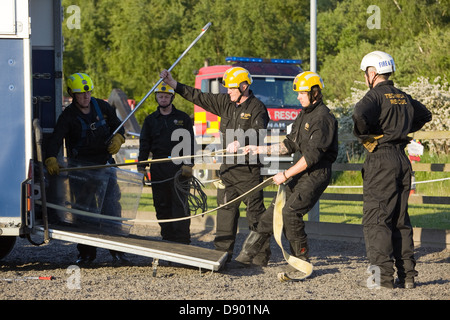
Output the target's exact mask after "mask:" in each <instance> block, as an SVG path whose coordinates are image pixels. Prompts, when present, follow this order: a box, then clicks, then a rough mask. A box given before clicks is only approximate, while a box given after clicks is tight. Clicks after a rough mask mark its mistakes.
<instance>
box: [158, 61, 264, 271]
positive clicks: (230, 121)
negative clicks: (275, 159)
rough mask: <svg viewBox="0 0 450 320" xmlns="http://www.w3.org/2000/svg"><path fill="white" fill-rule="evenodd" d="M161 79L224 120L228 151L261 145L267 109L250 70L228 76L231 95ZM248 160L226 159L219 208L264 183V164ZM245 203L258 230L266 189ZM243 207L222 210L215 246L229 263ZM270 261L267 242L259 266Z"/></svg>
mask: <svg viewBox="0 0 450 320" xmlns="http://www.w3.org/2000/svg"><path fill="white" fill-rule="evenodd" d="M160 76H161V78H162V79H163V80H164V81H165V82H166V83H167V84H169V85H170V86H171V87H172V88H174V89H175V92H177V93H178V94H180V95H181V96H182V97H183V98H185V99H187V100H189V101H191V102H193V103H195V104H197V105H199V106H201V107H202V108H204V109H205V110H206V111H209V112H211V113H213V114H215V115H218V116H220V117H221V122H220V132H221V134H222V143H223V146H224V148H226V149H227V152H230V153H236V152H237V151H238V149H239V148H240V147H244V145H245V144H248V142H249V141H250V140H252V139H256V140H255V142H254V143H257V140H258V139H259V138H261V136H260V133H263V131H262V130H265V129H266V128H267V124H268V122H269V115H268V112H267V109H266V107H265V105H264V104H263V103H262V102H261V101H259V100H258V99H257V98H256V97H255V96H254V95H253V92H252V91H251V90H250V85H251V83H252V78H251V75H250V73H249V72H248V70H246V69H244V68H241V67H232V68H230V69H228V70H227V71H226V72H225V73H224V75H223V82H222V84H223V86H224V87H225V88H227V90H228V93H227V94H212V93H202V92H201V90H199V89H195V88H192V87H189V86H187V85H184V84H181V83H179V82H177V81H175V80H174V79H173V78H172V75H171V74H170V72H168V71H167V70H163V71H162V72H161V74H160ZM239 129H240V130H239ZM239 132H241V133H246V134H248V135H247V137H246V139H245V140H244V139H239V138H238V139H236V137H237V135H239ZM236 134H237V135H236ZM240 140H241V141H240ZM244 158H245V157H238V158H236V159H233V161H230V158H226V160H225V161H224V163H223V164H222V165H221V167H220V178H221V180H222V182H223V184H224V188H223V189H221V188H219V189H218V191H217V201H218V204H219V205H221V204H224V203H227V202H229V201H231V200H233V199H235V198H237V197H238V196H240V195H242V194H243V193H245V192H246V191H248V190H250V189H251V188H253V187H254V186H256V185H258V184H259V183H261V182H262V176H261V175H260V167H261V165H260V164H258V163H257V162H256V161H255V162H254V163H252V162H251V161H249V159H248V158H247V159H244ZM244 203H245V204H246V206H247V219H248V222H249V228H250V229H251V230H255V228H256V226H257V224H258V221H259V217H260V216H261V214H262V213H263V212H264V211H265V207H264V198H263V192H262V190H261V191H260V192H256V193H254V194H252V195H250V196H249V197H247V199H244ZM239 205H240V203H239V202H236V203H234V204H232V205H230V206H226V207H224V208H222V209H220V210H219V211H218V213H217V228H216V237H215V239H214V245H215V247H216V249H217V250H220V251H226V252H228V262H230V261H231V257H232V254H233V249H234V244H235V240H236V233H237V223H238V219H239ZM269 258H270V247H269V242H267V243H266V245H265V247H264V249H263V250H262V251H261V254H260V255H259V256H258V257H257V258H256V260H257V261H255V263H257V264H260V265H265V264H267V262H268V260H269Z"/></svg>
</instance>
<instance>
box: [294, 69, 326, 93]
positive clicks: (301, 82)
mask: <svg viewBox="0 0 450 320" xmlns="http://www.w3.org/2000/svg"><path fill="white" fill-rule="evenodd" d="M293 84H294V88H293V89H294V91H311V88H312V87H314V86H319V87H320V89H323V88H324V87H325V86H324V84H323V80H322V78H321V77H320V76H319V75H318V74H317V73H315V72H312V71H305V72H302V73H300V74H298V75H297V76H296V77H295V79H294V83H293Z"/></svg>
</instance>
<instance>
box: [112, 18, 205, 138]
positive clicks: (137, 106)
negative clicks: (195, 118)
mask: <svg viewBox="0 0 450 320" xmlns="http://www.w3.org/2000/svg"><path fill="white" fill-rule="evenodd" d="M210 26H211V22H208V23H207V24H206V25H205V26H204V27H203V29H202V32H201V33H200V34H199V35H198V37H197V38H196V39H195V40H194V41H192V43H191V44H190V45H189V47H187V49H186V50H184V52H183V53H182V54H181V56H180V57H179V58H178V59H177V60H176V61H175V62H174V63H173V64H172V66H171V67H170V68H169V69H168V70H169V71H172V69H173V68H174V67H175V66H176V65H177V64H178V62H180V60H181V59H182V58H183V57H184V56H185V55H186V53H188V51H189V50H191V48H192V47H193V46H194V45H195V44H196V43H197V41H198V40H200V38H201V37H202V36H203V35H204V34H205V32H206V31H207V30H208V28H209V27H210ZM161 82H162V79H159V80H158V82H156V84H155V85H154V86H153V88H151V89H150V91H149V92H147V94H146V95H145V96H144V98H143V99H142V100H141V101H139V103H138V104H137V105H136V107H135V108H134V109H133V110H132V111H131V112H130V113H129V114H128V116H127V117H126V118H125V119H124V120H123V121H122V123H121V124H120V125H119V126H118V127H117V129H116V130H114V132H113V134H112V135H111V136H110V137H109V138H108V140H106V144H108V143H109V142H110V141H111V139H112V138H113V137H114V135H115V134H116V133H117V132H119V130H120V128H122V127H123V125H124V124H125V122H126V121H127V120H128V119H129V118H130V117H131V116H132V115H133V114H134V113H135V112H136V111H137V109H139V107H140V106H141V105H142V104H143V103H144V101H145V100H147V98H148V97H149V96H150V95H151V94H152V93H153V91H155V89H156V88H157V87H158V86H159V84H160V83H161Z"/></svg>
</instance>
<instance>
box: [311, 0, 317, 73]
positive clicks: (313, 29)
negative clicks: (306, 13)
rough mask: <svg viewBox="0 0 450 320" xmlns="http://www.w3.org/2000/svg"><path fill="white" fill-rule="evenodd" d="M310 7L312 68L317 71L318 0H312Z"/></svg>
mask: <svg viewBox="0 0 450 320" xmlns="http://www.w3.org/2000/svg"><path fill="white" fill-rule="evenodd" d="M310 7H311V8H310V10H311V12H310V18H309V20H310V23H311V26H310V29H311V31H310V40H309V42H310V65H311V66H310V70H311V71H313V72H317V60H316V54H317V52H316V51H317V0H311V5H310Z"/></svg>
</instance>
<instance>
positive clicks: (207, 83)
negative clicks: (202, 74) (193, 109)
mask: <svg viewBox="0 0 450 320" xmlns="http://www.w3.org/2000/svg"><path fill="white" fill-rule="evenodd" d="M201 86H202V87H201V90H202V92H210V93H227V89H226V88H225V87H224V86H223V85H222V78H216V79H204V80H202V84H201Z"/></svg>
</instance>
